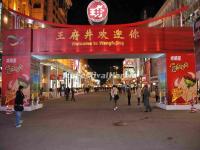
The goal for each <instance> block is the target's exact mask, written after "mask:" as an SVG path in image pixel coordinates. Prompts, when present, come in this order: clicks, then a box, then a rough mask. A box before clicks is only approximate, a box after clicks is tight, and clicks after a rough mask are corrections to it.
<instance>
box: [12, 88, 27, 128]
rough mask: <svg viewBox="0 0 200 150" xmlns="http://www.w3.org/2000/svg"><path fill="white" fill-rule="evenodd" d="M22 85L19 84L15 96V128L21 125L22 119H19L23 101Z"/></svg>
mask: <svg viewBox="0 0 200 150" xmlns="http://www.w3.org/2000/svg"><path fill="white" fill-rule="evenodd" d="M22 91H23V86H21V85H20V86H19V88H18V90H17V92H16V97H15V106H14V109H15V113H16V128H19V127H21V126H22V123H23V120H21V116H22V111H23V110H24V107H23V103H24V98H25V96H24V94H23V92H22Z"/></svg>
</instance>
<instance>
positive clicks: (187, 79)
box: [166, 53, 197, 105]
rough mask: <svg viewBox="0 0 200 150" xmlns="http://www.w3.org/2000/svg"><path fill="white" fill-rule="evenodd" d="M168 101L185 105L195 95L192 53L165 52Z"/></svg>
mask: <svg viewBox="0 0 200 150" xmlns="http://www.w3.org/2000/svg"><path fill="white" fill-rule="evenodd" d="M166 59H167V84H168V103H169V104H172V105H173V104H179V105H186V104H189V103H190V101H191V100H192V99H193V98H195V97H196V96H197V83H196V76H195V56H194V54H193V53H192V54H183V53H182V54H181V53H173V54H167V56H166Z"/></svg>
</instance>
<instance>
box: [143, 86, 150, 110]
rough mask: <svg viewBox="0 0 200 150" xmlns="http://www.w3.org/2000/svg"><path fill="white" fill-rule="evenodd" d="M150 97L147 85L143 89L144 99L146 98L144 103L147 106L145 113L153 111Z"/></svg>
mask: <svg viewBox="0 0 200 150" xmlns="http://www.w3.org/2000/svg"><path fill="white" fill-rule="evenodd" d="M149 97H150V92H149V89H148V85H145V86H144V88H143V98H144V99H143V101H144V106H145V112H148V111H150V112H151V111H152V109H151V106H150V104H149Z"/></svg>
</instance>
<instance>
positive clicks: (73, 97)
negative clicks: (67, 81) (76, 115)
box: [71, 87, 75, 102]
mask: <svg viewBox="0 0 200 150" xmlns="http://www.w3.org/2000/svg"><path fill="white" fill-rule="evenodd" d="M71 93H72V97H71V101H74V102H75V96H74V94H75V91H74V88H73V87H72V88H71Z"/></svg>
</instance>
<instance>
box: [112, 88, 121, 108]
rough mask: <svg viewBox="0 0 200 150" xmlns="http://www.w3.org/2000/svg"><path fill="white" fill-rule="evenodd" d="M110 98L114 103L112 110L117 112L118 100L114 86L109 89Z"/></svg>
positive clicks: (117, 92)
mask: <svg viewBox="0 0 200 150" xmlns="http://www.w3.org/2000/svg"><path fill="white" fill-rule="evenodd" d="M111 96H112V98H113V99H114V103H115V107H114V110H117V109H118V103H117V101H118V100H119V90H118V88H117V87H116V86H115V85H113V87H112V89H111Z"/></svg>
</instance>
